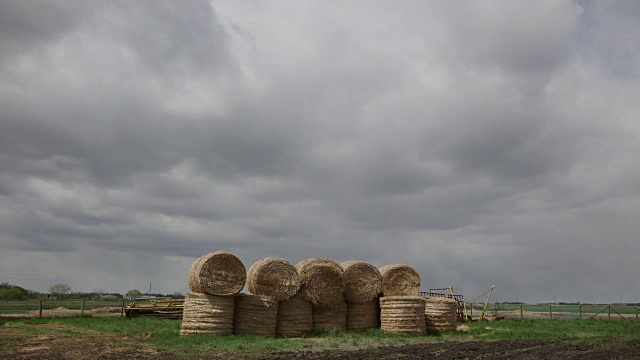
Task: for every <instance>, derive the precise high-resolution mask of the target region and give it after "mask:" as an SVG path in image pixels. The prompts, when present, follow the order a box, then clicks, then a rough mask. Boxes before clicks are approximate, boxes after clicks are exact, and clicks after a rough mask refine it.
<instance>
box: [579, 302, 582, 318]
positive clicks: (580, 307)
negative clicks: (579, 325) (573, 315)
mask: <svg viewBox="0 0 640 360" xmlns="http://www.w3.org/2000/svg"><path fill="white" fill-rule="evenodd" d="M578 310H580V319H582V304H580V305H578Z"/></svg>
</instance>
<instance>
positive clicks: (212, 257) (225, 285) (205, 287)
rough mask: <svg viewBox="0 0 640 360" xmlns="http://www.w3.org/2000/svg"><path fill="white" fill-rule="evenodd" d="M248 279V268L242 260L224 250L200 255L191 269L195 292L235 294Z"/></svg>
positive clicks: (220, 294) (222, 294)
mask: <svg viewBox="0 0 640 360" xmlns="http://www.w3.org/2000/svg"><path fill="white" fill-rule="evenodd" d="M246 280H247V270H246V269H245V267H244V265H243V264H242V261H240V259H238V258H237V257H236V256H235V255H233V254H232V253H230V252H227V251H224V250H218V251H214V252H212V253H209V254H206V255H204V256H202V257H200V258H199V259H198V260H196V261H195V262H194V263H193V264H192V265H191V269H190V270H189V288H191V291H192V292H194V293H203V294H209V295H217V296H227V295H235V294H237V293H239V292H240V291H241V290H242V288H243V287H244V284H245V282H246Z"/></svg>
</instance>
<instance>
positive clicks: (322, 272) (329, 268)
mask: <svg viewBox="0 0 640 360" xmlns="http://www.w3.org/2000/svg"><path fill="white" fill-rule="evenodd" d="M296 270H298V274H299V275H300V284H301V285H302V286H304V291H305V293H306V295H307V296H308V298H309V300H310V301H311V302H312V303H313V305H314V306H317V307H322V308H327V307H333V306H336V305H339V304H340V303H342V302H344V297H343V294H342V293H343V292H344V271H343V270H342V267H341V266H340V264H338V263H337V262H335V261H334V260H331V259H327V258H312V259H306V260H302V261H300V262H299V263H298V264H297V265H296Z"/></svg>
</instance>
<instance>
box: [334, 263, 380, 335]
mask: <svg viewBox="0 0 640 360" xmlns="http://www.w3.org/2000/svg"><path fill="white" fill-rule="evenodd" d="M340 265H341V266H342V269H343V270H344V282H345V286H344V298H345V300H346V301H347V330H352V331H363V330H366V329H371V328H377V327H378V322H379V314H380V307H379V303H378V296H379V295H380V293H381V292H382V276H381V275H380V271H378V269H377V268H376V267H375V266H373V265H371V264H370V263H367V262H364V261H357V260H349V261H345V262H343V263H342V264H340Z"/></svg>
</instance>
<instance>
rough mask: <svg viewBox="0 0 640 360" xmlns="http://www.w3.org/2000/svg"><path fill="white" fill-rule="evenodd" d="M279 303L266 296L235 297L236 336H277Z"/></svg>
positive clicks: (234, 329) (234, 328)
mask: <svg viewBox="0 0 640 360" xmlns="http://www.w3.org/2000/svg"><path fill="white" fill-rule="evenodd" d="M277 319H278V302H277V301H275V300H273V299H272V298H271V297H269V296H265V295H249V294H240V295H238V296H236V297H235V315H234V317H233V333H234V334H250V335H261V336H275V335H276V322H277Z"/></svg>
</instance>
